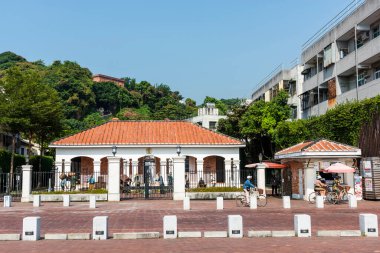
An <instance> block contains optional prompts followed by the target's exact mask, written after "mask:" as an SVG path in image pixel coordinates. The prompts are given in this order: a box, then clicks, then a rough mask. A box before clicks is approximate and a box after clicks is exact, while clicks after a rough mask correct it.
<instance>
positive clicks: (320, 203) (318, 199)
mask: <svg viewBox="0 0 380 253" xmlns="http://www.w3.org/2000/svg"><path fill="white" fill-rule="evenodd" d="M315 206H316V207H317V208H324V207H325V203H324V200H323V196H317V197H315Z"/></svg>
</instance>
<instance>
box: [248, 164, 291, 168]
mask: <svg viewBox="0 0 380 253" xmlns="http://www.w3.org/2000/svg"><path fill="white" fill-rule="evenodd" d="M259 164H260V163H251V164H247V165H245V167H246V168H256V167H257V165H259ZM261 164H264V165H265V168H268V169H285V168H287V166H286V165H285V164H279V163H271V162H262V163H261Z"/></svg>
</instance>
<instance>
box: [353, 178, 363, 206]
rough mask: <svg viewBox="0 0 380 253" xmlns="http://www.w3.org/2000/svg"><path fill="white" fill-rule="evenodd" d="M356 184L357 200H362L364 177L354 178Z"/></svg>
mask: <svg viewBox="0 0 380 253" xmlns="http://www.w3.org/2000/svg"><path fill="white" fill-rule="evenodd" d="M354 184H355V196H356V199H357V200H362V198H363V186H362V177H361V176H359V175H355V176H354Z"/></svg>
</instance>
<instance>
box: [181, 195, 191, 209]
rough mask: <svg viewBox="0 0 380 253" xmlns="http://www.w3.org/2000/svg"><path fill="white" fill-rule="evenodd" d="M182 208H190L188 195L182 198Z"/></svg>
mask: <svg viewBox="0 0 380 253" xmlns="http://www.w3.org/2000/svg"><path fill="white" fill-rule="evenodd" d="M183 210H190V197H184V198H183Z"/></svg>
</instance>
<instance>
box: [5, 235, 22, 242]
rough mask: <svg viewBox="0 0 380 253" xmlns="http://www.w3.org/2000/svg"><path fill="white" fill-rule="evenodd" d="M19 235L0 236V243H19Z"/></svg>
mask: <svg viewBox="0 0 380 253" xmlns="http://www.w3.org/2000/svg"><path fill="white" fill-rule="evenodd" d="M20 238H21V236H20V234H0V241H20Z"/></svg>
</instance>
